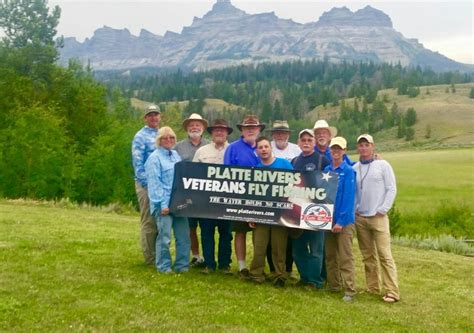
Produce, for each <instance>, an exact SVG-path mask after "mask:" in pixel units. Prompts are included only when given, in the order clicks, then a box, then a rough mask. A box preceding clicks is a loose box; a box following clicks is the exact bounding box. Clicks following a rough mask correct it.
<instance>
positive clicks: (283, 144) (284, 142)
mask: <svg viewBox="0 0 474 333" xmlns="http://www.w3.org/2000/svg"><path fill="white" fill-rule="evenodd" d="M287 145H288V140H275V146H277V148H278V149H285V148H286V146H287Z"/></svg>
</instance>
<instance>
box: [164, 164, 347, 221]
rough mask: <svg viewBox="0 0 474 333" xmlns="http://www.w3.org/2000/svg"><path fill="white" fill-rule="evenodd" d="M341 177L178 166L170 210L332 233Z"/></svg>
mask: <svg viewBox="0 0 474 333" xmlns="http://www.w3.org/2000/svg"><path fill="white" fill-rule="evenodd" d="M337 185H338V175H337V174H335V173H323V172H319V171H316V172H296V171H289V170H276V169H263V168H246V167H234V166H223V165H218V164H206V163H192V162H179V163H177V164H176V165H175V176H174V181H173V192H172V196H171V204H170V209H171V213H172V214H174V215H175V216H184V217H201V218H211V219H222V220H229V221H245V222H255V223H264V224H271V225H280V226H285V227H290V228H299V229H306V230H331V227H332V218H333V209H334V202H335V200H336V192H337Z"/></svg>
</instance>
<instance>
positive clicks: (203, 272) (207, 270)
mask: <svg viewBox="0 0 474 333" xmlns="http://www.w3.org/2000/svg"><path fill="white" fill-rule="evenodd" d="M210 272H211V270H210V269H209V267H204V269H203V270H202V271H201V273H202V274H206V275H208V274H209V273H210Z"/></svg>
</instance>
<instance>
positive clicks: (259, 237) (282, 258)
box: [250, 224, 288, 282]
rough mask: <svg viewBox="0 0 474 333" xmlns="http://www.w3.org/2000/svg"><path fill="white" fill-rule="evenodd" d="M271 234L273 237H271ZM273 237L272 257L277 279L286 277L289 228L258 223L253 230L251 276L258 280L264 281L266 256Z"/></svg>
mask: <svg viewBox="0 0 474 333" xmlns="http://www.w3.org/2000/svg"><path fill="white" fill-rule="evenodd" d="M270 235H271V237H270ZM270 239H271V244H272V259H273V265H274V266H275V276H274V278H275V279H278V278H280V279H285V278H286V275H285V269H286V243H287V240H288V229H287V228H285V227H271V226H268V225H264V224H257V225H256V227H255V229H254V231H253V259H252V263H251V264H250V277H251V278H252V279H254V280H255V281H257V282H264V281H265V276H264V275H263V272H264V268H265V256H266V253H267V245H268V242H269V241H270Z"/></svg>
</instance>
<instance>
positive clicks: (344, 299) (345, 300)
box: [342, 295, 354, 303]
mask: <svg viewBox="0 0 474 333" xmlns="http://www.w3.org/2000/svg"><path fill="white" fill-rule="evenodd" d="M342 300H343V301H344V302H347V303H350V302H352V301H353V300H354V296H351V295H344V297H343V298H342Z"/></svg>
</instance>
